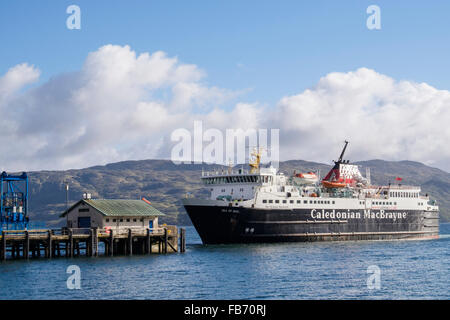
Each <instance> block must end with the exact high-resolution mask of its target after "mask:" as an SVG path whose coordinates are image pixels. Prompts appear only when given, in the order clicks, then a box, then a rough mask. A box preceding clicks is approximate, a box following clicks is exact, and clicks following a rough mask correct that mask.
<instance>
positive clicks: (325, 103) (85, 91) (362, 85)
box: [0, 45, 450, 171]
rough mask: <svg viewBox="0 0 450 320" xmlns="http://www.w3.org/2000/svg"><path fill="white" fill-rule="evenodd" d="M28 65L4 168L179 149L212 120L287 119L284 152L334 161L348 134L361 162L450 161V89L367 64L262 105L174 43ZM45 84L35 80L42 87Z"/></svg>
mask: <svg viewBox="0 0 450 320" xmlns="http://www.w3.org/2000/svg"><path fill="white" fill-rule="evenodd" d="M39 76H40V72H39V70H38V69H37V68H36V67H34V66H31V65H28V64H20V65H17V66H15V67H12V68H11V69H10V70H9V71H7V72H6V73H5V74H4V75H2V76H0V143H1V144H2V152H1V153H0V169H1V170H7V171H15V170H40V169H68V168H81V167H87V166H91V165H98V164H105V163H109V162H115V161H121V160H129V159H149V158H168V157H169V156H170V150H171V147H172V146H173V145H174V143H171V142H170V134H171V132H173V130H175V129H177V128H187V129H190V128H192V126H193V122H194V120H202V121H203V123H204V127H206V128H218V129H220V130H225V129H226V128H242V129H244V130H245V129H248V128H278V129H280V156H281V159H282V160H286V159H307V160H315V161H321V162H329V161H330V160H331V159H332V158H335V157H336V156H337V155H338V153H339V151H340V148H341V147H342V143H343V140H345V139H348V140H350V142H351V145H350V148H349V156H351V159H353V160H365V159H373V158H382V159H386V160H404V159H410V160H415V161H421V162H425V163H427V164H431V165H434V166H438V167H441V168H443V169H446V170H449V169H450V165H449V164H448V163H449V160H450V148H447V145H446V144H447V142H448V141H450V127H449V125H448V121H449V120H450V109H449V106H450V92H449V91H446V90H437V89H435V88H433V87H431V86H429V85H427V84H425V83H414V82H410V81H396V80H394V79H392V78H390V77H388V76H385V75H382V74H379V73H377V72H375V71H374V70H370V69H366V68H361V69H358V70H356V71H352V72H346V73H337V72H335V73H330V74H328V75H326V76H324V77H323V78H321V79H320V80H319V82H318V83H317V85H316V86H315V87H313V88H310V89H308V90H305V91H303V92H301V93H299V94H297V95H293V96H286V97H282V98H281V99H280V101H279V102H278V104H277V105H275V106H273V107H272V108H266V107H264V108H263V107H262V106H261V105H262V104H260V103H263V102H257V103H255V102H251V103H248V102H233V106H232V107H231V108H230V107H229V106H228V107H225V105H226V104H227V103H230V101H234V100H236V99H237V98H241V97H240V96H239V93H237V92H233V91H231V90H228V89H225V88H218V87H215V86H211V85H208V84H207V83H206V81H205V79H206V73H205V72H204V71H203V70H201V69H200V68H199V67H198V66H196V65H192V64H185V63H182V62H180V61H179V60H178V59H177V58H176V57H169V56H168V55H167V54H165V53H164V52H154V53H152V54H150V53H143V54H140V55H137V54H136V52H134V51H133V50H132V49H131V48H130V47H128V46H115V45H106V46H103V47H101V48H99V49H98V50H97V51H95V52H92V53H90V54H89V55H88V56H87V58H86V60H85V62H84V65H83V67H82V68H81V70H79V71H77V72H73V73H67V74H61V75H58V76H56V77H53V78H51V79H50V80H48V81H47V82H45V83H43V84H36V82H37V81H38V80H39ZM33 83H35V84H34V85H31V84H33Z"/></svg>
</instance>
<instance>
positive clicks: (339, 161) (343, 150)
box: [335, 140, 348, 163]
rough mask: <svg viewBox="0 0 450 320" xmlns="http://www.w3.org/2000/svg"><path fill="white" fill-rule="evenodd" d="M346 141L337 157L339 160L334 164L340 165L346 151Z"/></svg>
mask: <svg viewBox="0 0 450 320" xmlns="http://www.w3.org/2000/svg"><path fill="white" fill-rule="evenodd" d="M347 145H348V141H347V140H345V145H344V149H342V152H341V155H340V156H339V160H338V161H335V163H341V162H342V159H343V158H344V153H345V149H347Z"/></svg>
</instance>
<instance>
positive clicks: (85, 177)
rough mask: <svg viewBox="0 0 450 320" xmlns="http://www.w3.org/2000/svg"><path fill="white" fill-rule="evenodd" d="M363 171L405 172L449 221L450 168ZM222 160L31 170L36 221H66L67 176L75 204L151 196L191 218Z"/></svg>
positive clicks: (374, 165)
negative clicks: (190, 208)
mask: <svg viewBox="0 0 450 320" xmlns="http://www.w3.org/2000/svg"><path fill="white" fill-rule="evenodd" d="M357 164H358V165H360V166H361V172H362V173H363V174H364V173H365V168H366V167H370V168H371V177H372V182H373V183H374V184H387V183H389V182H394V181H395V177H397V176H399V177H402V178H403V183H404V184H411V185H420V186H422V190H423V192H424V193H429V194H430V195H432V197H433V198H435V199H437V200H438V203H439V205H440V208H441V217H442V220H443V221H450V174H449V173H447V172H445V171H442V170H439V169H436V168H432V167H428V166H426V165H424V164H421V163H418V162H412V161H398V162H392V161H383V160H370V161H363V162H358V163H357ZM216 167H219V166H216V165H205V164H195V165H175V164H173V163H172V162H171V161H169V160H142V161H124V162H118V163H112V164H108V165H105V166H95V167H91V168H86V169H79V170H67V171H39V172H29V176H30V190H31V195H30V207H29V209H30V218H31V220H32V221H46V222H47V223H48V224H49V225H51V226H58V225H62V224H63V223H64V221H63V220H61V219H60V218H59V214H60V213H61V212H62V211H64V210H65V208H66V203H65V202H66V192H65V188H64V181H66V180H68V181H69V185H70V190H69V204H71V203H74V202H75V201H77V200H79V199H80V198H81V196H82V194H83V192H89V193H91V194H92V197H93V198H122V199H138V198H140V197H146V198H147V199H149V200H150V201H151V202H152V204H153V205H154V206H155V207H156V208H157V209H159V210H160V211H162V212H164V213H166V214H167V217H165V218H163V219H161V220H162V221H163V222H166V223H169V224H179V225H182V224H184V225H186V224H190V220H189V218H188V217H187V215H186V213H185V211H184V209H183V207H182V205H181V201H180V199H181V198H182V197H183V196H184V195H185V194H186V193H188V192H189V193H192V194H194V195H196V196H206V195H207V191H206V190H205V189H204V188H203V187H202V185H201V183H200V175H201V170H202V168H204V169H205V170H206V169H211V168H216ZM280 169H281V171H283V172H285V173H288V174H291V173H292V172H293V171H294V170H297V171H306V170H308V171H309V170H313V169H320V170H321V173H322V175H324V174H326V172H328V170H329V169H330V166H329V165H325V164H321V163H314V162H307V161H302V160H291V161H285V162H282V163H281V164H280Z"/></svg>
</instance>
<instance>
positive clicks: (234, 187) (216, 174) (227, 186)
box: [202, 167, 279, 200]
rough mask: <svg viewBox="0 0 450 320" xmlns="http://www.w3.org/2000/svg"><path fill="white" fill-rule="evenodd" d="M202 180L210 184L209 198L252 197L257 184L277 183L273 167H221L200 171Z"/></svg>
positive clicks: (232, 198)
mask: <svg viewBox="0 0 450 320" xmlns="http://www.w3.org/2000/svg"><path fill="white" fill-rule="evenodd" d="M202 182H203V183H204V184H205V185H207V186H210V192H211V199H227V200H236V199H238V200H246V199H252V198H253V196H254V192H255V189H256V187H257V186H261V185H263V186H264V185H266V186H268V185H273V184H277V183H279V181H278V177H277V170H276V169H275V168H273V167H269V168H258V169H256V170H255V169H253V170H252V169H244V168H238V169H236V168H227V169H225V168H221V169H217V170H213V171H202Z"/></svg>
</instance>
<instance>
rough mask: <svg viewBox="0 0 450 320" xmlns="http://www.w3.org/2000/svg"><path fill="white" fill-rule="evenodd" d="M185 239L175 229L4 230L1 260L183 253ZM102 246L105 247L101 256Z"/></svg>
mask: <svg viewBox="0 0 450 320" xmlns="http://www.w3.org/2000/svg"><path fill="white" fill-rule="evenodd" d="M185 238H186V231H185V229H183V228H180V229H179V230H178V228H177V227H175V226H164V227H160V228H156V229H150V228H140V227H133V228H108V229H106V228H105V229H98V228H61V229H41V230H4V231H2V233H1V236H0V260H1V261H5V260H6V259H7V258H8V259H29V258H39V257H45V258H48V259H49V258H55V257H68V258H70V257H77V256H81V255H84V256H87V257H96V256H99V255H104V256H115V255H129V256H131V255H133V254H152V253H159V254H162V253H175V252H180V253H183V252H185V251H186V239H185ZM100 243H103V249H104V250H103V252H102V253H100V252H99V251H100V250H99V248H100V246H99V244H100ZM8 253H9V255H8Z"/></svg>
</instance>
